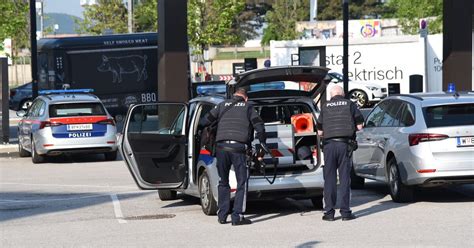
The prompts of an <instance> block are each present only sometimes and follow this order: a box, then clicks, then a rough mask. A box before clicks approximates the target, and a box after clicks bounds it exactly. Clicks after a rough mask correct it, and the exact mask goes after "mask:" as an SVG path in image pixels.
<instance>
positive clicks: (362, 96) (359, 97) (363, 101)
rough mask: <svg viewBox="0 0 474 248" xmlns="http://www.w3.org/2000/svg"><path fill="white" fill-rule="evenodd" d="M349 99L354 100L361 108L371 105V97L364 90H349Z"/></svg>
mask: <svg viewBox="0 0 474 248" xmlns="http://www.w3.org/2000/svg"><path fill="white" fill-rule="evenodd" d="M349 99H350V100H351V101H353V102H354V103H355V104H357V106H358V107H359V108H363V107H366V106H368V105H369V98H368V97H367V94H366V93H365V92H364V91H362V90H353V91H351V92H349Z"/></svg>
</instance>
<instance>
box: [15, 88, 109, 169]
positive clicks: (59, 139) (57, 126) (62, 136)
mask: <svg viewBox="0 0 474 248" xmlns="http://www.w3.org/2000/svg"><path fill="white" fill-rule="evenodd" d="M90 92H92V90H90V89H71V90H46V91H40V92H39V93H40V94H41V95H40V96H39V97H37V98H36V99H35V100H34V101H33V103H32V105H31V107H30V108H29V109H28V110H27V111H24V110H20V111H18V112H17V115H18V116H19V117H22V119H21V121H20V122H19V123H18V150H19V155H20V157H27V156H31V159H32V161H33V163H42V162H44V161H45V159H46V157H47V156H57V155H61V154H71V153H81V154H91V153H103V154H104V155H105V159H106V160H108V161H113V160H115V159H116V158H117V141H116V133H117V129H116V127H115V121H114V119H113V118H112V116H111V115H110V114H109V113H108V112H107V110H106V109H105V107H104V105H103V104H102V102H101V101H100V99H99V98H98V97H97V96H95V95H93V94H90Z"/></svg>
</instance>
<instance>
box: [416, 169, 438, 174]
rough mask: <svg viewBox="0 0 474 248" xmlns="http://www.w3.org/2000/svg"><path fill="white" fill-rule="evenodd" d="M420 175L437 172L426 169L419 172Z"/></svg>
mask: <svg viewBox="0 0 474 248" xmlns="http://www.w3.org/2000/svg"><path fill="white" fill-rule="evenodd" d="M417 172H418V173H433V172H436V169H424V170H417Z"/></svg>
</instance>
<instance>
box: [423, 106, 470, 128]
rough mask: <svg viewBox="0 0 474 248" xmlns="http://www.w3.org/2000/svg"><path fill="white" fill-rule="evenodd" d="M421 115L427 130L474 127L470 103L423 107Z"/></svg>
mask: <svg viewBox="0 0 474 248" xmlns="http://www.w3.org/2000/svg"><path fill="white" fill-rule="evenodd" d="M423 114H424V116H425V120H426V126H427V127H428V128H430V127H451V126H464V125H474V104H472V103H471V104H455V105H442V106H432V107H425V108H423Z"/></svg>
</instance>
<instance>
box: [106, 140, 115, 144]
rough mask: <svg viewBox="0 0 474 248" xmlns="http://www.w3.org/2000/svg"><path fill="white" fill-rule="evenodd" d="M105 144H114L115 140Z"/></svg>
mask: <svg viewBox="0 0 474 248" xmlns="http://www.w3.org/2000/svg"><path fill="white" fill-rule="evenodd" d="M107 144H115V140H111V141H107Z"/></svg>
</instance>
